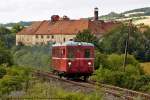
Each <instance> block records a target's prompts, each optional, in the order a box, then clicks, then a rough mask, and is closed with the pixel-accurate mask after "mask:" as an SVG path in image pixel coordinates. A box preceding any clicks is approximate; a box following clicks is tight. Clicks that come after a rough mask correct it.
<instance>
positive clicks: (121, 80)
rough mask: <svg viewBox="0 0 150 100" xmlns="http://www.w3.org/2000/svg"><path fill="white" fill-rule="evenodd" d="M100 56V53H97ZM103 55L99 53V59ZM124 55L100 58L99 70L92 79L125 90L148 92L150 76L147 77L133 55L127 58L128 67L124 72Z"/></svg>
mask: <svg viewBox="0 0 150 100" xmlns="http://www.w3.org/2000/svg"><path fill="white" fill-rule="evenodd" d="M97 54H98V53H97ZM100 55H102V54H101V53H99V55H97V56H98V57H99V56H100ZM123 58H124V55H118V54H111V55H107V56H106V55H105V58H103V57H99V59H97V61H96V62H98V61H99V62H101V63H97V64H99V67H98V69H97V70H96V71H95V73H94V74H93V76H92V77H91V78H92V79H93V80H96V81H98V82H101V83H105V84H111V85H116V86H119V87H123V88H128V89H133V90H140V91H148V90H149V87H148V86H149V83H150V75H146V74H145V73H144V71H143V69H142V68H141V66H140V64H139V63H138V61H137V60H136V59H135V58H134V57H133V56H131V55H128V57H127V66H126V67H125V71H124V70H123V66H122V65H123V60H124V59H123Z"/></svg>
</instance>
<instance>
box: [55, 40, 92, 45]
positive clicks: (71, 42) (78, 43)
mask: <svg viewBox="0 0 150 100" xmlns="http://www.w3.org/2000/svg"><path fill="white" fill-rule="evenodd" d="M79 45H82V46H94V45H93V44H92V43H87V42H74V41H67V42H65V43H62V44H61V43H57V44H54V45H53V46H79Z"/></svg>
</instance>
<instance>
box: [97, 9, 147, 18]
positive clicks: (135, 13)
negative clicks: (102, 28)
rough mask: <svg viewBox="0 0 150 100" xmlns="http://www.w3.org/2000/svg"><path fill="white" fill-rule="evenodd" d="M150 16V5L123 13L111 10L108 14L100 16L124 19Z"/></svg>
mask: <svg viewBox="0 0 150 100" xmlns="http://www.w3.org/2000/svg"><path fill="white" fill-rule="evenodd" d="M141 16H150V7H145V8H139V9H133V10H130V11H125V12H122V13H116V12H111V13H109V14H107V15H102V16H100V19H102V20H112V19H122V18H130V17H141Z"/></svg>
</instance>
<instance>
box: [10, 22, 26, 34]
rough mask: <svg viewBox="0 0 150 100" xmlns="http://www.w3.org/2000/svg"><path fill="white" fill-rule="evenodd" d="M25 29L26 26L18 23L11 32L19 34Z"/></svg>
mask: <svg viewBox="0 0 150 100" xmlns="http://www.w3.org/2000/svg"><path fill="white" fill-rule="evenodd" d="M23 28H24V26H22V25H20V24H19V23H16V24H14V25H13V26H12V29H11V32H12V33H18V32H19V31H21V30H22V29H23Z"/></svg>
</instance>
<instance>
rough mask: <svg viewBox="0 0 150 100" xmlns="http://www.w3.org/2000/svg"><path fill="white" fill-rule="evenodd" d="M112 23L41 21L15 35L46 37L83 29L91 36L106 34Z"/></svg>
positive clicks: (112, 25)
mask: <svg viewBox="0 0 150 100" xmlns="http://www.w3.org/2000/svg"><path fill="white" fill-rule="evenodd" d="M114 25H115V24H114V23H112V22H107V23H105V22H101V21H90V20H60V21H56V22H51V21H42V22H34V23H33V24H32V25H31V26H30V27H27V28H25V29H23V30H22V31H20V32H19V33H17V34H18V35H32V34H34V35H35V34H38V35H42V34H43V35H48V34H68V35H72V34H77V33H78V32H82V31H83V30H84V29H89V30H91V32H92V33H93V34H102V33H106V32H107V31H108V30H110V29H111V28H112V27H114Z"/></svg>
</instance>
